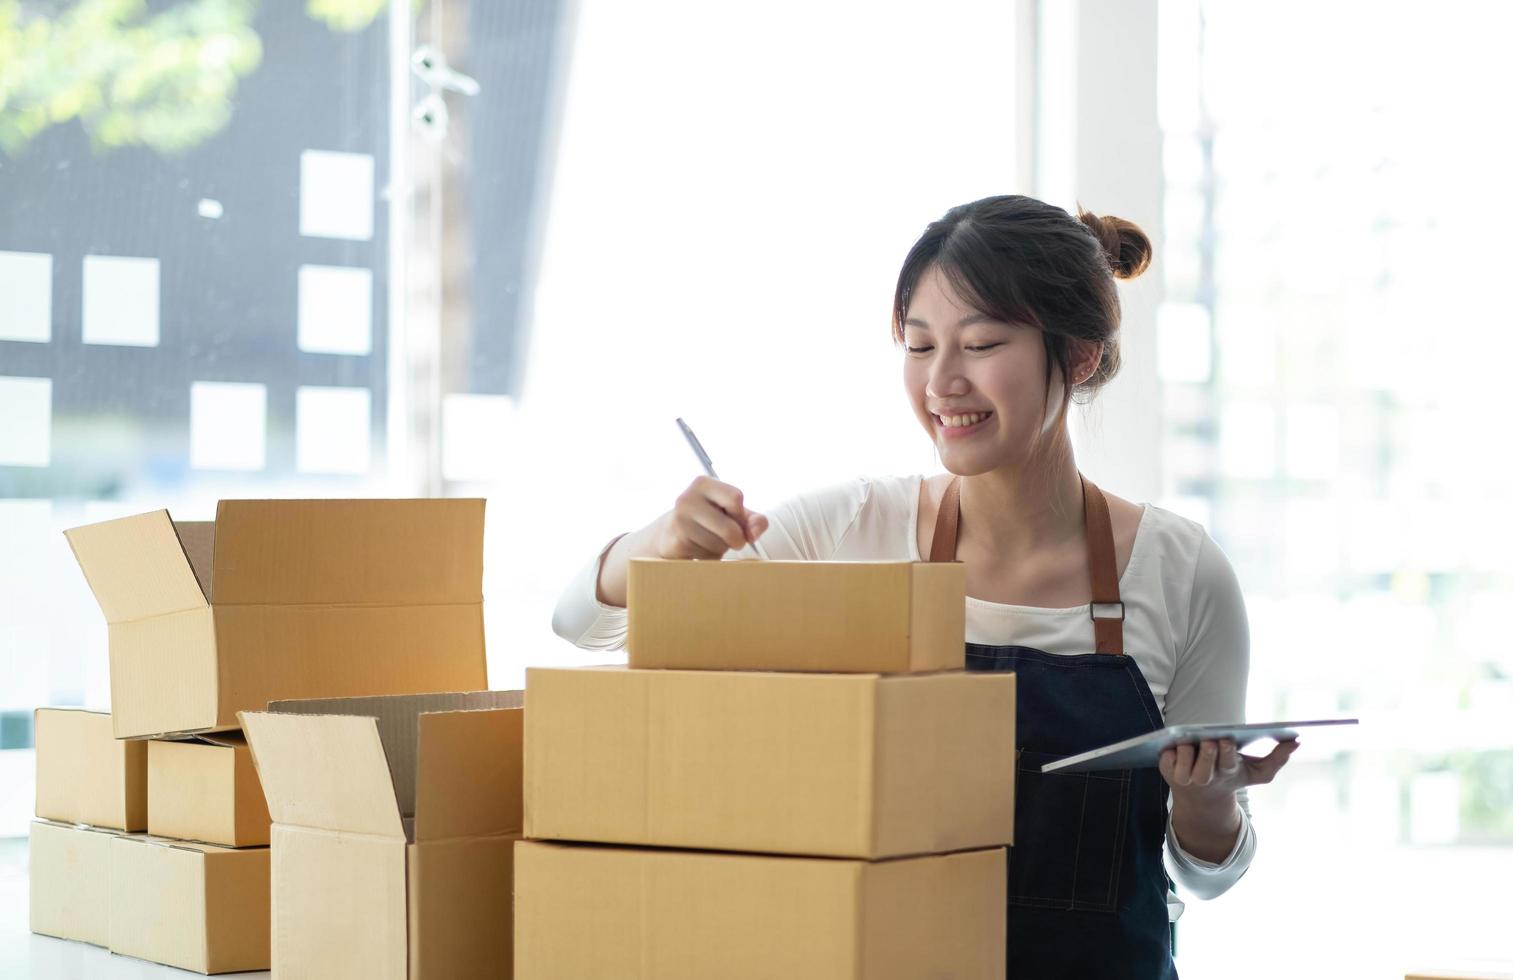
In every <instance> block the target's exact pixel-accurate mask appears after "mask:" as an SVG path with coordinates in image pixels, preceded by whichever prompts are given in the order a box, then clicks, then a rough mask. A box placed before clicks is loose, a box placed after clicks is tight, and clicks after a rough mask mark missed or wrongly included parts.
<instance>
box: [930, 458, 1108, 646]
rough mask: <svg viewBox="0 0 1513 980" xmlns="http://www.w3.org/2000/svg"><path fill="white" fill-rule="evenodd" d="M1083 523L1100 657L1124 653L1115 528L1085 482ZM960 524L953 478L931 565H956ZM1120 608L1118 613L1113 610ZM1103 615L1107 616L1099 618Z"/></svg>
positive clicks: (957, 482) (938, 518) (1103, 500)
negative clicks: (1085, 532) (953, 562)
mask: <svg viewBox="0 0 1513 980" xmlns="http://www.w3.org/2000/svg"><path fill="white" fill-rule="evenodd" d="M1082 508H1083V521H1084V523H1085V526H1086V528H1087V564H1088V574H1089V575H1090V576H1091V578H1092V580H1093V601H1092V602H1091V603H1090V604H1089V605H1088V616H1089V618H1091V619H1092V621H1093V639H1094V642H1095V645H1096V646H1095V648H1096V650H1097V652H1098V653H1123V652H1124V603H1123V602H1122V601H1120V598H1119V563H1118V561H1117V559H1116V558H1115V556H1114V525H1113V521H1112V520H1111V519H1110V518H1109V512H1108V498H1107V497H1105V496H1104V495H1103V491H1102V490H1099V489H1098V487H1097V486H1095V485H1094V484H1093V483H1091V482H1090V481H1089V480H1088V479H1087V478H1086V477H1083V478H1082ZM960 524H961V477H959V476H953V477H952V478H951V482H950V483H949V484H947V485H946V492H945V493H944V494H942V495H941V498H940V509H939V510H938V511H936V514H935V536H934V537H933V538H931V539H930V560H931V561H955V560H956V538H957V534H958V533H959V531H960ZM1115 606H1117V607H1118V609H1117V610H1115V609H1114V608H1113V607H1115ZM1100 613H1103V614H1106V615H1099V614H1100Z"/></svg>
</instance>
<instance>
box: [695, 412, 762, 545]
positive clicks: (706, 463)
mask: <svg viewBox="0 0 1513 980" xmlns="http://www.w3.org/2000/svg"><path fill="white" fill-rule="evenodd" d="M678 428H680V429H682V430H683V438H684V439H687V440H688V445H689V446H690V447H692V449H693V454H694V455H695V456H697V457H699V463H700V464H701V465H702V466H703V467H704V472H705V473H707V474H709V478H710V479H711V480H718V479H719V478H720V477H719V474H717V473H716V472H715V471H714V463H712V462H710V460H709V454H708V453H706V452H705V451H704V447H703V445H701V444H700V443H699V437H698V436H696V435H694V434H693V430H692V429H690V428H689V427H688V423H687V422H684V421H683V420H682V419H681V418H679V419H678ZM748 543H749V544H750V546H751V550H752V551H755V552H756V556H757V557H758V558H762V559H766V558H767V549H766V548H763V547H762V543H761V542H760V541H751V542H748Z"/></svg>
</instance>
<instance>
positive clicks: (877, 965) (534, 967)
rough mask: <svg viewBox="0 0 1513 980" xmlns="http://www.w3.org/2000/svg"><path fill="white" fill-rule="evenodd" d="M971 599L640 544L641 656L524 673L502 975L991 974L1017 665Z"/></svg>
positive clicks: (875, 577)
mask: <svg viewBox="0 0 1513 980" xmlns="http://www.w3.org/2000/svg"><path fill="white" fill-rule="evenodd" d="M964 591H965V579H964V573H963V570H962V566H960V565H959V564H955V563H951V564H925V563H815V562H803V563H798V562H668V561H657V560H649V559H648V560H641V559H638V560H633V561H632V562H631V568H630V577H629V609H630V637H629V654H630V664H629V667H628V668H620V667H607V668H581V669H532V670H530V671H529V672H528V674H527V690H528V692H529V698H530V708H531V710H530V714H529V716H528V717H527V719H526V725H527V729H526V758H525V792H526V796H525V836H526V837H527V838H529V839H528V840H526V841H524V842H522V843H521V844H520V845H519V846H518V847H517V850H516V858H515V862H516V864H515V875H516V886H515V889H516V906H515V927H516V959H515V964H516V975H517V976H518V977H520V978H522V980H542V978H568V977H571V978H574V980H588V978H615V980H638V978H647V980H649V978H695V977H710V976H719V977H726V978H740V977H758V976H762V977H770V976H784V977H824V978H844V977H864V976H865V977H868V978H873V980H876V978H891V977H919V976H952V977H994V978H997V977H1002V976H1003V973H1004V969H1005V907H1006V902H1005V889H1006V877H1007V874H1006V870H1007V869H1006V861H1007V853H1006V851H1005V848H1004V845H1007V844H1009V843H1011V842H1012V827H1013V813H1014V800H1013V790H1014V695H1015V678H1014V676H1013V675H1012V674H1002V675H987V674H967V673H965V672H964V671H963V670H962V668H963V666H964V663H963V649H964V642H963V640H964V636H963V633H964V608H965V600H964Z"/></svg>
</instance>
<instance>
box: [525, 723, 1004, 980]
mask: <svg viewBox="0 0 1513 980" xmlns="http://www.w3.org/2000/svg"><path fill="white" fill-rule="evenodd" d="M531 710H533V711H534V710H535V708H534V706H532V709H531ZM1006 860H1007V857H1006V854H1005V852H1004V849H1003V848H1001V847H995V848H990V849H986V850H976V851H964V852H958V853H955V854H940V855H928V856H925V857H916V858H902V859H897V860H892V861H876V862H868V861H838V860H833V859H829V858H796V857H770V856H765V855H751V854H725V853H711V852H701V851H677V850H660V849H653V848H640V847H600V846H591V845H574V844H547V843H540V842H537V841H524V842H522V843H520V844H519V845H518V847H517V848H516V856H515V882H516V883H515V893H516V896H517V904H516V909H515V976H516V977H517V978H519V980H707V978H711V977H719V978H720V980H746V978H750V980H757V978H770V977H815V978H821V977H822V978H825V980H848V978H855V980H863V978H865V980H919V978H922V977H962V978H966V977H972V978H983V980H988V978H994V980H997V978H1001V977H1002V976H1003V975H1004V970H1005V968H1006V967H1005V959H1006V936H1005V929H1006V922H1007V920H1006V917H1005V915H1004V909H1005V906H1006V904H1007V902H1006V894H1007V889H1008V880H1007V879H1008V874H1007V866H1006V864H1005V861H1006Z"/></svg>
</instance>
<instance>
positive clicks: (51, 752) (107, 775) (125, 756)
mask: <svg viewBox="0 0 1513 980" xmlns="http://www.w3.org/2000/svg"><path fill="white" fill-rule="evenodd" d="M33 721H34V726H35V732H36V745H37V816H39V817H41V818H43V819H45V820H57V821H60V822H62V823H82V824H89V825H91V826H94V827H111V828H114V829H116V830H145V829H146V828H147V746H146V745H143V744H140V743H135V742H118V741H116V739H115V737H114V735H113V734H112V730H111V719H110V715H109V714H108V713H106V712H100V711H83V710H80V709H77V708H38V709H37V710H36V713H35V714H34V715H33Z"/></svg>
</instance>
